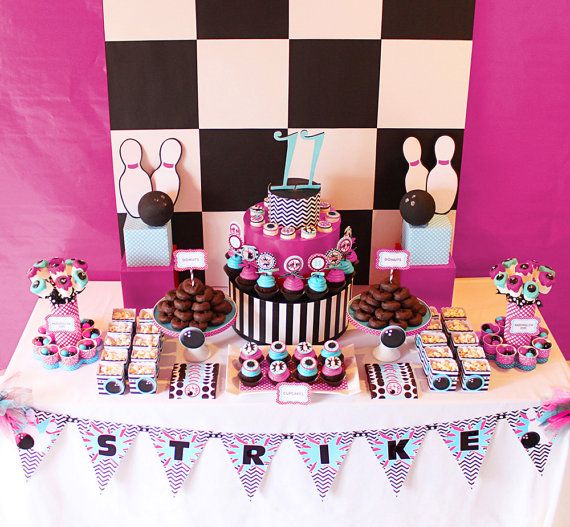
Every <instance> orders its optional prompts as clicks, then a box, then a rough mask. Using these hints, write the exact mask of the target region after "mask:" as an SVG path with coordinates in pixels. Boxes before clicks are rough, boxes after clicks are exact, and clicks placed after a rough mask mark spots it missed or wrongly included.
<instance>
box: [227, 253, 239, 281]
mask: <svg viewBox="0 0 570 527" xmlns="http://www.w3.org/2000/svg"><path fill="white" fill-rule="evenodd" d="M242 267H243V261H242V259H241V255H240V254H239V253H237V252H236V251H232V254H228V256H227V258H226V265H224V271H225V272H226V274H227V275H228V276H229V277H230V279H232V280H233V279H234V278H236V277H237V276H238V275H239V274H240V272H241V268H242Z"/></svg>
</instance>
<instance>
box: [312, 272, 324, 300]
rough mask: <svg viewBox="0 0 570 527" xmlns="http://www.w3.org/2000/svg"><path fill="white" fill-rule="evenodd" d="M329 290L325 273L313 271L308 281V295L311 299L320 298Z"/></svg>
mask: <svg viewBox="0 0 570 527" xmlns="http://www.w3.org/2000/svg"><path fill="white" fill-rule="evenodd" d="M328 291H329V288H328V286H327V281H326V280H325V273H322V272H320V271H316V272H313V273H311V276H310V277H309V280H308V281H307V296H308V297H309V298H310V299H311V300H320V299H321V298H323V297H324V296H325V295H326V294H327V293H328Z"/></svg>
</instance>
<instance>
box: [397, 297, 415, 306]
mask: <svg viewBox="0 0 570 527" xmlns="http://www.w3.org/2000/svg"><path fill="white" fill-rule="evenodd" d="M400 303H401V304H402V307H405V308H406V309H411V308H413V307H414V306H415V305H416V304H417V303H418V299H417V297H415V296H409V297H408V298H406V299H404V300H402V301H401V302H400Z"/></svg>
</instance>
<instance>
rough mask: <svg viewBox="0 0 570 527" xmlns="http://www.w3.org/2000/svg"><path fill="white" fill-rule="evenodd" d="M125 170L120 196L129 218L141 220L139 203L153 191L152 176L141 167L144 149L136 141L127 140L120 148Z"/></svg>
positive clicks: (121, 179)
mask: <svg viewBox="0 0 570 527" xmlns="http://www.w3.org/2000/svg"><path fill="white" fill-rule="evenodd" d="M119 156H120V158H121V161H122V162H123V165H124V166H125V169H124V170H123V173H122V174H121V177H120V178H119V194H120V196H121V201H122V202H123V206H124V207H125V209H126V211H127V213H128V214H129V216H132V217H133V218H140V214H139V201H140V199H141V198H142V197H143V196H144V195H145V194H146V193H147V192H151V191H152V183H151V181H150V176H149V175H148V174H147V172H146V171H145V170H144V169H143V168H142V167H141V160H142V147H141V145H140V143H139V142H138V141H136V140H135V139H125V140H124V141H123V143H122V144H121V146H120V147H119Z"/></svg>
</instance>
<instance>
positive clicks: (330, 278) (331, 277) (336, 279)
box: [327, 268, 346, 293]
mask: <svg viewBox="0 0 570 527" xmlns="http://www.w3.org/2000/svg"><path fill="white" fill-rule="evenodd" d="M345 284H346V279H345V276H344V273H343V272H342V270H340V269H338V268H333V269H331V270H330V271H329V272H328V273H327V285H328V288H329V291H331V292H332V293H338V292H339V291H340V290H341V289H342V288H343V287H344V286H345Z"/></svg>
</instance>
